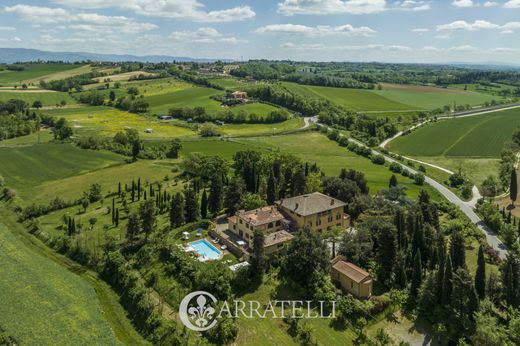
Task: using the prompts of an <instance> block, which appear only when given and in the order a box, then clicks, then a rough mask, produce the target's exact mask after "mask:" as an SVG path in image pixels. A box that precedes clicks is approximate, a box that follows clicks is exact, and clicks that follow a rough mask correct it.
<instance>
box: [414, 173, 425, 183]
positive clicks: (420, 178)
mask: <svg viewBox="0 0 520 346" xmlns="http://www.w3.org/2000/svg"><path fill="white" fill-rule="evenodd" d="M413 180H414V183H415V184H416V185H423V184H424V180H425V178H424V174H422V173H417V174H415V176H414V178H413Z"/></svg>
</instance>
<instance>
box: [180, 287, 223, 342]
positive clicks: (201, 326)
mask: <svg viewBox="0 0 520 346" xmlns="http://www.w3.org/2000/svg"><path fill="white" fill-rule="evenodd" d="M193 299H195V302H194V303H195V304H193V303H192V304H190V303H191V302H192V301H193ZM216 302H217V298H215V297H214V296H213V295H212V294H211V293H208V292H205V291H196V292H192V293H190V294H188V295H187V296H186V297H184V299H183V300H182V301H181V304H180V306H179V317H180V319H181V321H182V323H183V324H184V325H185V326H186V327H188V328H189V329H191V330H194V331H198V332H202V331H205V330H208V329H211V328H213V327H214V326H215V325H216V324H217V319H216V318H215V309H214V308H213V307H212V306H210V304H212V303H216Z"/></svg>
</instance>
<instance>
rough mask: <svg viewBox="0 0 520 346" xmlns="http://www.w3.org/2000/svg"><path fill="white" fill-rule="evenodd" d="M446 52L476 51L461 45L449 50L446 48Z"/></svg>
mask: <svg viewBox="0 0 520 346" xmlns="http://www.w3.org/2000/svg"><path fill="white" fill-rule="evenodd" d="M447 50H448V51H450V52H474V51H476V50H478V49H477V48H475V47H473V46H470V45H468V44H466V45H462V46H456V47H451V48H448V49H447Z"/></svg>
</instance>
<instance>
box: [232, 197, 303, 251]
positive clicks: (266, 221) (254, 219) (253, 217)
mask: <svg viewBox="0 0 520 346" xmlns="http://www.w3.org/2000/svg"><path fill="white" fill-rule="evenodd" d="M286 224H287V221H286V220H285V218H284V216H283V215H282V213H280V212H279V211H278V209H277V208H276V207H274V206H268V207H262V208H258V209H254V210H249V211H244V210H241V211H238V212H237V213H236V215H235V216H231V217H229V218H228V229H229V230H230V231H231V232H233V233H235V234H236V235H238V236H239V237H240V238H242V239H244V240H245V241H246V242H247V243H248V246H249V248H252V246H253V237H254V232H255V231H256V230H259V231H261V232H262V233H263V234H264V251H265V255H266V256H272V255H275V254H279V253H281V252H283V251H284V250H285V249H286V247H287V246H286V245H287V243H288V242H290V241H291V240H292V239H293V238H294V237H293V235H292V234H290V233H289V232H287V231H285V230H284V228H285V226H286Z"/></svg>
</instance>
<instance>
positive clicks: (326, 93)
mask: <svg viewBox="0 0 520 346" xmlns="http://www.w3.org/2000/svg"><path fill="white" fill-rule="evenodd" d="M283 85H284V86H286V87H287V88H289V89H290V90H293V91H296V92H298V93H300V94H302V95H305V96H308V97H314V98H316V97H321V98H325V99H327V100H330V101H331V102H334V103H336V104H338V105H341V106H343V107H346V108H347V109H351V110H354V111H367V112H381V113H384V112H390V113H393V114H392V115H395V114H396V112H398V111H400V112H403V113H406V112H409V111H418V110H430V109H434V108H439V107H443V106H444V105H447V104H448V105H453V104H454V103H456V104H458V105H465V104H470V105H479V104H483V103H484V102H486V101H490V100H492V99H493V97H491V96H490V95H486V94H480V93H476V92H464V91H455V90H448V89H442V88H434V87H420V86H396V85H393V84H388V85H386V87H384V88H383V90H360V89H348V88H331V87H322V86H310V85H300V84H295V83H283ZM379 115H384V114H379Z"/></svg>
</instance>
